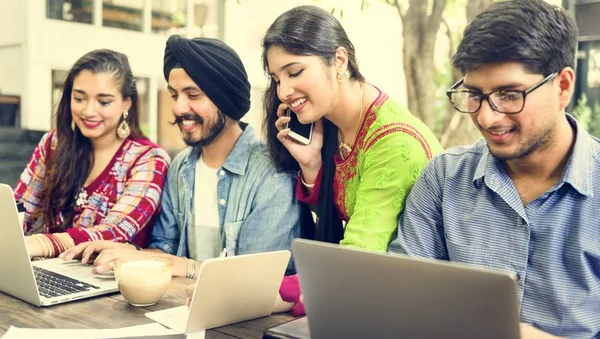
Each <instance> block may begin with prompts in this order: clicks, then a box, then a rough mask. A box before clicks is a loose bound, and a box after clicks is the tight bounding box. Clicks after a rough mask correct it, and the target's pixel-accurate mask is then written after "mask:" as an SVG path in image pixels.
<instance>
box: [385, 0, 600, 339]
mask: <svg viewBox="0 0 600 339" xmlns="http://www.w3.org/2000/svg"><path fill="white" fill-rule="evenodd" d="M576 43H577V27H576V23H575V20H574V19H573V17H572V16H571V15H569V14H568V13H566V12H565V11H564V10H562V9H560V8H557V7H554V6H551V5H549V4H547V3H546V2H545V1H543V0H517V1H503V2H497V3H495V4H493V5H492V6H491V7H490V8H489V9H487V10H486V11H484V12H483V13H481V14H480V15H478V16H477V17H476V18H475V20H474V21H473V23H472V24H471V25H470V26H469V27H467V29H466V30H465V32H464V38H463V40H462V42H461V43H460V45H459V47H458V50H457V52H456V55H455V56H454V60H453V63H454V66H455V67H457V68H458V69H460V70H461V71H462V73H463V75H464V79H463V80H461V81H459V82H458V83H456V84H455V85H454V86H452V87H451V88H450V89H449V90H448V92H447V94H448V97H449V99H450V102H451V103H452V105H453V106H454V108H456V110H458V111H460V112H463V113H465V114H469V115H470V117H471V119H472V120H473V123H474V124H475V126H477V128H479V130H480V131H481V133H482V134H483V139H482V140H479V141H478V142H476V143H475V144H473V145H471V146H466V147H456V148H453V149H450V150H447V151H446V152H444V153H443V154H441V155H439V156H438V157H436V158H434V159H433V160H432V161H431V162H430V163H429V164H428V165H427V166H426V167H425V168H424V170H423V172H422V173H421V176H420V178H419V179H418V180H417V182H416V183H415V185H414V187H413V189H412V191H411V192H410V195H409V197H408V198H407V201H406V207H405V209H404V211H403V213H402V215H401V216H400V220H399V225H398V235H397V238H396V239H394V240H393V241H392V243H391V244H390V246H389V249H388V250H389V251H390V252H398V253H404V254H409V255H413V256H419V257H428V258H435V259H442V260H450V261H455V262H462V263H467V264H473V265H480V266H484V267H490V268H499V269H503V270H508V271H511V272H513V273H515V275H516V276H517V280H518V281H517V289H518V290H517V291H518V298H519V304H520V316H521V321H522V326H521V336H522V338H555V336H560V337H568V338H599V337H600V142H599V140H598V139H596V138H594V137H592V136H590V135H589V134H588V133H587V132H586V131H585V130H584V129H582V128H581V127H580V126H579V125H578V123H577V121H576V119H575V118H574V117H572V116H571V115H569V114H567V113H566V112H565V108H566V107H567V105H568V104H569V101H570V100H571V95H572V93H573V88H574V78H575V75H574V71H573V67H574V56H575V46H576Z"/></svg>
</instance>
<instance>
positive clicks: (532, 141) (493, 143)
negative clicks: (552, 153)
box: [464, 62, 568, 160]
mask: <svg viewBox="0 0 600 339" xmlns="http://www.w3.org/2000/svg"><path fill="white" fill-rule="evenodd" d="M543 78H544V75H541V74H533V73H529V72H527V71H526V70H525V69H524V68H523V67H522V66H521V65H520V64H518V63H514V62H510V63H500V64H489V65H485V66H483V67H481V68H479V69H476V70H472V71H468V72H466V74H465V81H464V87H466V88H468V89H470V90H475V91H478V92H482V93H490V92H492V91H496V90H499V89H511V90H519V91H524V90H526V89H528V88H529V87H531V86H532V85H534V84H535V83H537V82H538V81H540V80H542V79H543ZM560 78H561V74H560V73H559V75H558V76H557V79H554V80H552V81H549V82H548V83H546V84H544V85H542V86H541V87H539V88H538V89H536V90H534V91H533V92H531V93H529V94H528V95H527V97H526V98H525V106H524V108H523V111H521V112H520V113H517V114H503V113H498V112H496V111H494V110H492V109H491V107H490V105H489V103H488V102H487V101H485V100H484V101H483V102H482V104H481V108H480V109H479V111H477V112H475V113H472V114H471V119H472V120H473V122H474V123H475V126H477V128H479V130H480V131H481V133H482V134H483V137H484V138H485V140H486V141H487V144H488V147H489V149H490V152H491V153H492V154H493V155H494V156H496V157H497V158H500V159H502V160H513V159H519V158H524V157H526V156H528V155H530V154H533V153H534V152H536V151H543V150H545V149H548V148H549V147H550V146H551V145H552V144H553V143H555V142H556V140H557V138H558V136H557V125H558V121H559V119H560V118H563V119H564V114H565V113H564V108H565V106H566V104H568V99H567V101H566V104H565V100H564V96H565V94H561V93H562V92H563V91H561V88H560V86H559V85H558V83H559V82H560V81H561V80H560Z"/></svg>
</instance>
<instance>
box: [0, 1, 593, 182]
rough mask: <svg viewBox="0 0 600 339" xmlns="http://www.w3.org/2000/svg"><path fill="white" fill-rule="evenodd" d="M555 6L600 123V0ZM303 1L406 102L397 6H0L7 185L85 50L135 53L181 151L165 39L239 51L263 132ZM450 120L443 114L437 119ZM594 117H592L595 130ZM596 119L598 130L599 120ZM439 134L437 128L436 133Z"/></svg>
mask: <svg viewBox="0 0 600 339" xmlns="http://www.w3.org/2000/svg"><path fill="white" fill-rule="evenodd" d="M422 1H432V0H422ZM469 1H471V0H455V1H448V4H447V5H446V9H445V12H444V16H445V23H446V25H445V26H444V28H440V33H439V34H438V40H439V41H438V42H436V64H435V67H436V68H437V70H436V80H435V82H436V86H437V87H439V91H438V89H436V109H437V110H443V111H444V112H445V110H446V109H447V106H448V105H447V103H446V101H445V100H446V98H445V96H444V94H443V92H444V91H445V89H446V88H447V86H449V83H450V81H451V80H452V79H451V75H450V74H451V70H449V69H448V67H449V63H448V58H449V57H448V55H449V54H451V53H449V52H451V50H450V51H449V47H448V43H447V41H445V40H444V39H445V37H446V36H448V37H450V36H451V34H450V33H451V32H450V31H451V30H454V31H456V32H458V33H460V32H462V29H464V27H465V26H466V19H465V16H464V13H463V12H464V9H461V11H462V12H460V13H461V15H456V14H455V13H459V9H460V8H461V6H462V8H464V5H465V4H467V3H468V2H469ZM547 1H548V2H551V3H554V4H557V5H563V6H564V7H566V8H568V9H570V10H572V11H574V12H575V13H576V15H577V19H578V21H579V26H580V30H581V33H582V34H581V35H582V36H581V39H580V45H579V49H580V52H579V54H578V58H579V59H578V60H579V64H578V70H577V76H578V82H577V86H578V87H577V93H576V96H575V98H574V100H573V102H574V105H573V107H572V109H575V108H576V106H577V103H578V101H577V100H579V99H581V98H582V97H585V99H586V101H585V103H584V104H585V105H583V106H582V105H580V107H587V108H588V109H589V110H591V111H590V112H591V116H592V117H594V116H595V115H596V114H595V113H594V107H595V105H597V106H598V112H597V113H598V114H597V115H598V116H600V25H598V24H597V19H596V18H598V17H600V0H547ZM404 2H406V3H408V2H409V1H408V0H405V1H404ZM300 4H316V5H318V6H322V7H323V8H326V9H327V10H333V11H334V13H335V15H336V16H337V17H338V18H339V19H340V21H341V22H342V24H343V25H344V27H345V29H346V31H347V33H348V35H349V37H350V39H351V40H352V41H353V43H354V45H355V47H356V49H357V57H358V60H359V62H360V67H361V71H362V72H363V74H365V76H366V78H367V80H368V81H369V82H370V83H373V84H375V85H377V86H378V87H380V88H381V89H383V90H384V91H386V92H387V93H388V94H390V95H391V96H392V97H393V98H395V99H396V100H398V101H400V102H406V100H407V97H406V88H407V87H406V86H407V80H406V78H405V75H404V69H403V61H402V59H403V58H402V49H403V32H402V20H401V18H400V16H399V13H398V12H399V11H397V9H396V8H394V7H393V6H391V5H390V4H389V1H385V0H366V1H365V0H0V182H6V183H9V184H11V185H13V184H14V183H15V182H16V180H17V178H18V174H19V173H20V172H21V171H22V169H23V167H24V165H25V163H26V162H27V159H28V158H29V155H30V154H31V151H32V150H33V147H34V145H35V143H36V142H37V140H39V137H40V135H41V133H43V132H45V131H48V130H49V129H50V128H51V127H52V126H51V116H52V114H53V113H54V110H55V108H56V107H55V103H56V101H57V98H58V97H59V93H60V86H61V83H62V81H63V79H64V77H65V74H66V71H67V70H69V68H70V67H71V66H72V65H73V63H74V62H75V61H76V60H77V59H78V58H79V57H81V56H82V55H83V54H85V53H87V52H89V51H91V50H93V49H98V48H109V49H114V50H117V51H119V52H122V53H125V54H126V55H128V57H129V61H130V64H131V67H132V70H133V72H134V76H135V77H136V80H137V86H138V90H139V92H140V95H141V98H140V99H141V100H140V101H141V122H142V125H143V129H144V131H145V133H146V135H147V136H149V137H150V138H151V139H152V140H153V141H155V142H157V143H159V144H160V145H162V146H163V147H165V148H166V149H167V150H169V151H170V152H171V154H175V153H176V152H177V151H179V150H180V149H182V148H183V147H184V145H183V143H182V142H181V138H180V136H179V131H178V129H177V127H174V126H171V125H170V124H169V123H168V121H170V120H172V113H171V99H170V96H169V94H168V92H167V91H166V82H165V80H164V79H163V74H162V63H163V53H164V47H165V42H166V39H167V38H168V36H170V35H171V34H180V35H184V36H187V37H200V36H204V37H213V38H219V39H222V40H224V41H225V42H226V43H228V44H229V45H230V46H232V47H233V48H234V49H235V50H236V51H237V52H238V53H239V55H240V57H241V58H242V60H243V62H244V64H245V66H246V69H247V71H248V74H249V78H250V82H251V84H252V107H251V110H250V112H249V114H248V115H247V116H246V117H245V118H244V120H245V121H247V122H249V123H250V124H251V125H253V126H254V127H256V128H257V129H258V130H261V129H262V120H263V112H262V98H261V96H262V93H263V91H264V89H265V85H266V82H267V77H266V75H265V73H264V71H263V69H262V63H261V60H260V57H261V52H262V50H261V46H260V43H261V38H262V36H263V34H264V32H265V31H266V29H267V28H268V26H269V25H270V24H271V23H272V22H273V21H274V20H275V18H276V17H277V16H278V15H280V14H281V13H283V12H284V11H285V10H287V9H289V8H292V7H294V6H296V5H300ZM452 6H454V7H452ZM457 8H458V9H457ZM594 13H595V14H594ZM446 29H447V30H448V32H445V30H446ZM456 32H455V33H456ZM448 39H450V38H448ZM438 43H439V44H440V46H437V44H438ZM450 46H452V43H450ZM438 92H439V93H438ZM432 114H433V113H432ZM443 114H446V113H443ZM443 119H444V118H443V115H442V116H441V118H439V119H438V120H443ZM446 120H447V119H446ZM594 121H595V120H594V119H593V118H591V119H590V124H591V123H593V122H594ZM597 121H598V126H600V118H598V119H597ZM440 126H442V127H441V129H443V128H444V125H440ZM432 129H433V128H432ZM598 131H599V132H600V127H599V129H598ZM441 132H443V131H440V130H436V133H438V135H440V134H441ZM457 133H460V131H458V132H457ZM462 142H467V141H462Z"/></svg>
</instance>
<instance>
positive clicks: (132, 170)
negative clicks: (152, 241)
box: [14, 131, 170, 255]
mask: <svg viewBox="0 0 600 339" xmlns="http://www.w3.org/2000/svg"><path fill="white" fill-rule="evenodd" d="M56 143H57V138H56V134H55V133H54V131H50V132H48V133H46V134H45V135H44V137H43V138H42V140H41V141H40V142H39V144H38V146H37V147H36V149H35V151H34V152H33V155H32V157H31V160H30V161H29V164H27V167H26V168H25V170H24V171H23V173H22V174H21V178H20V180H19V182H18V183H17V186H16V188H15V190H14V195H15V199H16V200H21V201H22V202H23V204H24V205H25V208H26V210H27V211H26V212H25V224H24V225H23V228H24V232H25V233H26V234H29V233H32V232H33V233H39V232H43V233H46V234H47V236H48V237H49V238H50V239H51V240H52V239H53V238H54V237H53V236H52V235H50V234H48V233H50V225H49V224H46V225H43V229H41V230H40V229H39V227H36V229H35V230H34V229H33V227H34V225H35V222H36V220H34V218H32V214H33V213H34V212H35V211H36V210H37V209H38V208H40V200H41V196H40V195H41V194H42V191H43V189H44V187H45V176H46V159H47V156H48V153H49V151H54V150H55V149H56ZM169 162H170V158H169V156H168V154H167V153H166V152H165V151H164V150H163V149H162V148H160V147H159V146H157V145H155V144H153V143H151V142H150V141H148V140H146V139H136V138H128V139H127V140H125V141H124V142H123V144H122V145H121V148H120V149H119V150H118V151H117V152H116V153H115V155H114V157H113V159H112V160H111V162H110V163H109V164H108V166H107V167H106V169H105V170H104V171H103V172H102V174H100V176H99V177H98V178H97V179H95V180H94V182H92V183H91V184H90V185H88V187H85V188H83V190H82V192H83V191H85V193H86V194H87V201H85V202H84V203H83V204H82V205H81V206H77V207H75V215H74V219H73V226H72V227H70V228H68V229H67V230H66V233H67V234H63V235H68V236H69V237H70V238H72V240H73V242H72V244H75V245H77V244H79V243H81V242H85V241H93V240H112V241H119V242H124V241H127V240H130V239H131V238H132V237H133V236H135V235H136V234H137V233H138V232H139V231H140V230H142V229H143V228H144V227H145V226H146V225H147V224H148V223H149V221H150V220H152V219H153V218H154V217H155V216H156V215H157V214H158V210H159V207H160V197H161V192H162V189H163V185H164V183H165V178H166V175H167V169H168V166H169ZM62 220H63V215H62V213H61V214H60V215H59V216H58V220H56V221H57V222H61V221H62ZM144 233H145V232H144ZM55 235H57V234H55ZM60 247H63V246H60ZM66 249H67V248H61V251H57V253H55V254H56V255H58V254H59V253H58V252H62V251H64V250H66Z"/></svg>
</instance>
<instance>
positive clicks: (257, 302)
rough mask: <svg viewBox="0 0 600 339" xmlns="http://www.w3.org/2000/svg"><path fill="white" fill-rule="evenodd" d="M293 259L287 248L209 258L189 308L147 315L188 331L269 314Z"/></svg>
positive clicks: (201, 271) (201, 268) (171, 326)
mask: <svg viewBox="0 0 600 339" xmlns="http://www.w3.org/2000/svg"><path fill="white" fill-rule="evenodd" d="M289 261H290V251H285V250H284V251H275V252H266V253H257V254H247V255H237V256H232V257H223V258H214V259H208V260H205V261H203V262H202V265H201V266H200V272H199V273H198V278H197V282H196V288H195V290H194V296H193V297H192V300H191V302H190V306H189V308H188V306H185V305H184V306H180V307H174V308H170V309H167V310H163V311H157V312H151V313H146V316H147V317H148V318H150V319H152V320H154V321H156V322H158V323H160V324H163V325H165V326H167V327H169V328H171V329H173V330H175V331H177V332H179V333H186V334H191V333H194V332H198V331H202V330H206V329H210V328H213V327H219V326H223V325H229V324H233V323H237V322H240V321H246V320H250V319H255V318H260V317H265V316H268V315H270V314H271V313H272V312H273V306H274V305H275V300H276V298H277V294H278V293H279V287H280V285H281V280H282V278H283V274H284V273H285V269H286V268H287V266H288V262H289Z"/></svg>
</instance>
